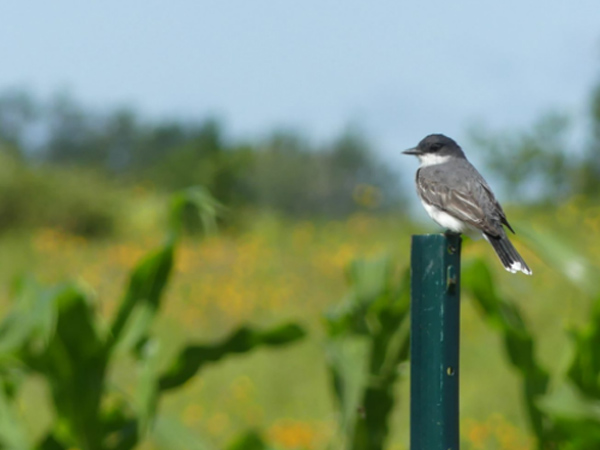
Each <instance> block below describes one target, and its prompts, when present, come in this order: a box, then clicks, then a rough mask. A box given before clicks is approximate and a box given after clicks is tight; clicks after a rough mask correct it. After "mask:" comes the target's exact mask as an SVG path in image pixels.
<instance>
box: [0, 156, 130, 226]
mask: <svg viewBox="0 0 600 450" xmlns="http://www.w3.org/2000/svg"><path fill="white" fill-rule="evenodd" d="M122 204H123V203H122V199H121V196H120V195H119V191H118V190H117V189H116V188H115V187H114V186H113V185H112V184H111V183H109V182H108V181H107V180H106V179H103V177H102V176H100V175H99V174H97V173H95V172H93V171H91V170H89V169H83V168H79V169H66V168H46V167H30V166H27V165H25V164H24V163H23V162H22V161H20V159H19V158H18V157H17V156H14V155H12V154H10V153H9V152H8V151H7V150H6V149H2V148H0V231H5V230H7V229H11V228H13V229H14V228H18V229H22V228H30V227H39V226H44V227H53V228H59V229H62V230H64V231H67V232H70V233H73V234H79V235H83V236H87V237H98V236H103V235H107V234H110V233H112V232H113V231H114V229H115V226H116V222H117V216H118V214H119V211H120V209H121V205H122Z"/></svg>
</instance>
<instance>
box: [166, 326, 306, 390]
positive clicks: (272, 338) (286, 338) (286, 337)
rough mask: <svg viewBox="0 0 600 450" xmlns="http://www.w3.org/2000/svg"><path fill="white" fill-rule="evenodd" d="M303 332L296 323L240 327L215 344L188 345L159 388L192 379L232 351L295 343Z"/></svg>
mask: <svg viewBox="0 0 600 450" xmlns="http://www.w3.org/2000/svg"><path fill="white" fill-rule="evenodd" d="M304 335H305V332H304V330H303V329H302V328H301V327H300V326H299V325H297V324H294V323H290V324H285V325H281V326H278V327H275V328H273V329H271V330H267V331H259V330H254V329H252V328H249V327H241V328H239V329H237V330H236V331H235V332H233V334H231V335H230V336H229V337H227V338H226V339H225V340H223V341H222V342H220V343H218V344H212V345H211V344H207V345H202V344H199V345H188V346H187V347H185V348H184V349H183V351H181V353H180V354H179V356H178V357H177V358H176V360H175V362H174V363H173V364H172V365H171V367H170V368H169V369H168V370H167V372H166V373H165V374H164V375H163V376H161V377H160V381H159V389H160V390H161V391H164V390H168V389H173V388H174V387H177V386H181V385H182V384H184V383H185V382H186V381H188V380H189V379H190V378H192V377H193V376H194V375H195V374H196V373H197V372H198V371H199V370H200V369H201V368H202V367H203V366H204V365H206V364H208V363H211V362H216V361H219V360H220V359H222V358H224V357H225V356H228V355H230V354H234V353H245V352H249V351H251V350H253V349H254V348H256V347H259V346H263V345H264V346H279V345H286V344H290V343H292V342H295V341H297V340H299V339H301V338H303V337H304Z"/></svg>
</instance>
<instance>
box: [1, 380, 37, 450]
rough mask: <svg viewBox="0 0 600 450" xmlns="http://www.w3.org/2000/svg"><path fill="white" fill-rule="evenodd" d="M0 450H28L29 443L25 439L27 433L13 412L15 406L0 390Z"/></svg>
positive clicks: (17, 415)
mask: <svg viewBox="0 0 600 450" xmlns="http://www.w3.org/2000/svg"><path fill="white" fill-rule="evenodd" d="M0 448H9V449H11V450H28V449H30V448H31V443H30V442H29V440H28V439H27V432H26V430H25V429H24V428H23V424H22V423H21V422H20V420H19V414H18V413H17V411H15V405H14V404H13V402H12V401H11V400H10V398H9V397H8V396H7V395H6V393H5V392H4V389H0Z"/></svg>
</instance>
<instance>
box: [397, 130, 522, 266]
mask: <svg viewBox="0 0 600 450" xmlns="http://www.w3.org/2000/svg"><path fill="white" fill-rule="evenodd" d="M402 153H404V154H405V155H414V156H416V157H417V158H419V162H420V163H421V165H420V167H419V169H418V170H417V176H416V183H417V194H418V195H419V198H420V199H421V203H422V204H423V207H424V208H425V210H426V211H427V213H428V214H429V216H430V217H431V218H432V219H433V220H435V221H436V222H437V223H438V224H439V225H441V226H442V227H444V228H446V229H447V230H449V231H450V232H453V233H465V234H467V235H473V234H475V235H478V234H479V233H481V234H482V235H483V237H484V238H485V240H486V241H488V242H489V243H490V244H492V247H494V250H495V251H496V254H497V255H498V257H499V258H500V261H501V262H502V265H503V266H504V268H505V269H506V270H508V271H509V272H512V273H516V272H519V271H520V272H523V273H524V274H527V275H531V274H532V272H531V269H530V268H529V266H527V264H526V263H525V261H524V260H523V258H522V257H521V255H519V253H518V252H517V250H516V249H515V248H514V247H513V245H512V244H511V242H510V241H509V240H508V236H507V235H506V232H505V231H504V227H503V225H505V226H506V227H508V229H509V230H510V231H512V232H513V233H514V230H513V229H512V227H511V226H510V224H509V223H508V221H507V220H506V215H505V214H504V211H503V210H502V207H501V206H500V204H499V203H498V201H497V200H496V197H494V193H493V192H492V189H491V188H490V187H489V185H488V184H487V182H486V181H485V180H484V179H483V177H482V176H481V174H480V173H479V172H477V169H475V167H473V166H472V165H471V163H470V162H469V161H468V160H467V158H466V156H465V154H464V153H463V151H462V149H461V148H460V146H459V145H458V144H457V143H456V142H455V141H454V140H452V139H450V138H449V137H447V136H444V135H443V134H430V135H429V136H427V137H425V138H424V139H423V140H422V141H421V142H419V145H417V146H416V147H415V148H411V149H408V150H406V151H404V152H402Z"/></svg>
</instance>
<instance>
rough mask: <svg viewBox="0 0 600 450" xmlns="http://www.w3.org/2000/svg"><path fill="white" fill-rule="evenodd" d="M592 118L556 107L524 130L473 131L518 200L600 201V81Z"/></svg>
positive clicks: (593, 95) (491, 165) (593, 94)
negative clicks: (579, 198) (578, 116)
mask: <svg viewBox="0 0 600 450" xmlns="http://www.w3.org/2000/svg"><path fill="white" fill-rule="evenodd" d="M588 108H589V109H588V112H587V114H586V115H587V117H585V120H584V121H583V123H577V122H576V121H575V120H574V118H573V117H570V116H569V115H567V114H564V113H561V112H557V111H551V112H548V113H546V114H544V115H543V116H542V117H540V118H539V119H538V120H537V121H536V122H535V123H534V124H533V125H528V126H527V127H526V128H525V129H524V130H508V131H506V130H502V131H491V130H489V129H486V128H485V127H476V128H474V129H473V130H472V133H471V135H472V137H473V141H474V143H475V144H476V146H478V147H479V148H480V149H481V151H482V153H483V154H484V161H485V162H486V164H487V165H488V168H489V169H490V170H491V171H492V173H494V174H495V175H496V176H497V178H498V179H499V181H500V182H501V183H503V187H504V189H505V192H506V193H507V195H508V196H509V197H510V198H512V199H513V200H514V201H518V202H527V203H534V204H538V205H542V206H544V205H551V204H557V203H559V202H561V201H564V200H566V199H568V198H570V197H573V196H582V197H583V198H585V199H586V200H588V201H590V202H592V203H595V202H598V200H600V197H599V196H598V192H599V191H600V80H599V81H598V83H597V84H596V86H595V87H594V88H593V89H592V92H591V94H590V101H589V106H588Z"/></svg>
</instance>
